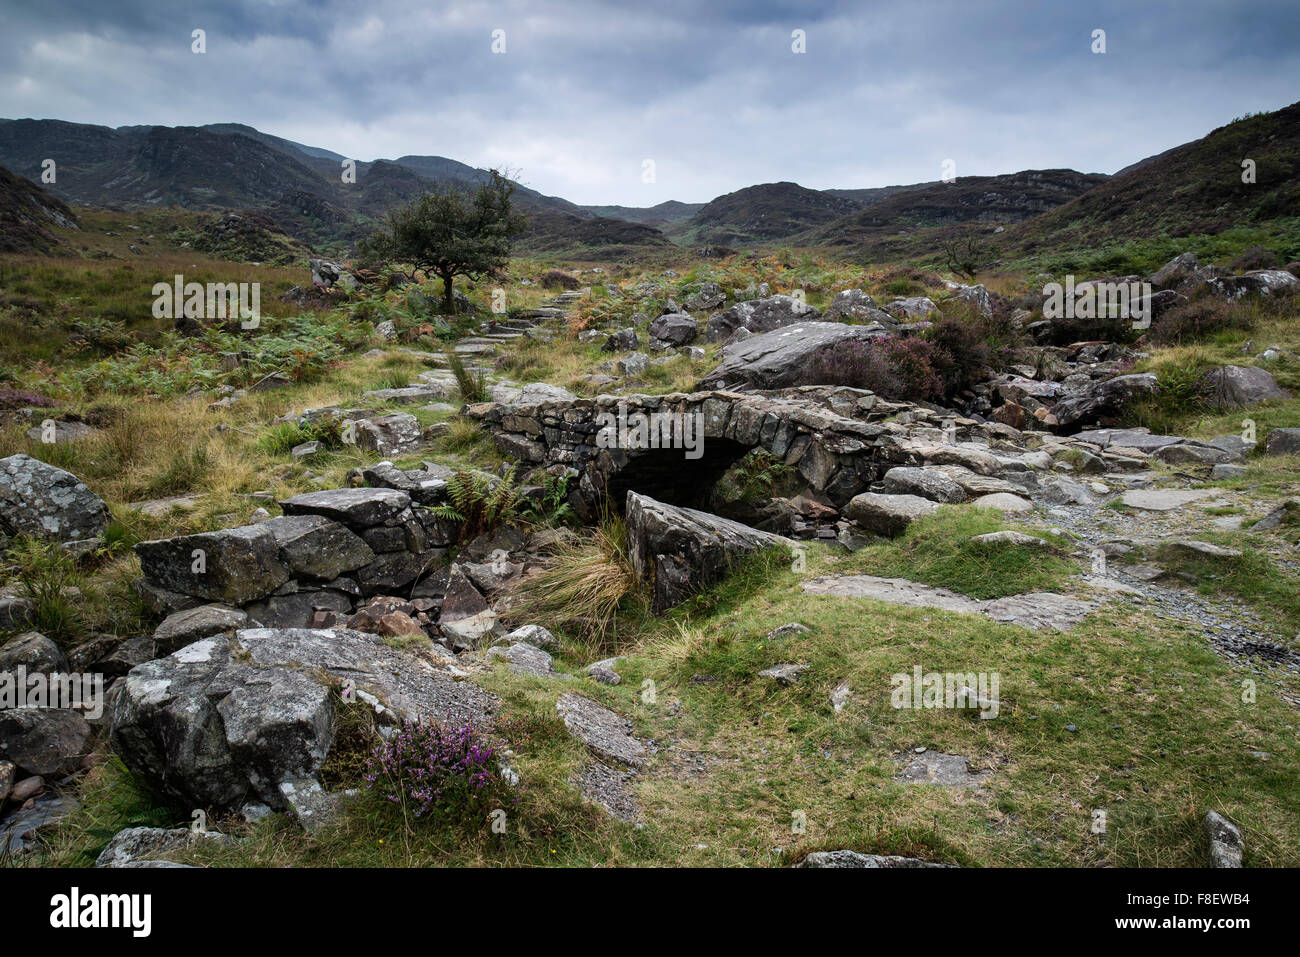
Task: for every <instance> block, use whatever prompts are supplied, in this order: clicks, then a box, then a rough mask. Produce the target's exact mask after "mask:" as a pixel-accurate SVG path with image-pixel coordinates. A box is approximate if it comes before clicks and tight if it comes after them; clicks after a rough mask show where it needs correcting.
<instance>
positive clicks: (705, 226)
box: [686, 183, 859, 244]
mask: <svg viewBox="0 0 1300 957" xmlns="http://www.w3.org/2000/svg"><path fill="white" fill-rule="evenodd" d="M858 208H859V206H858V203H856V202H855V201H853V200H850V199H844V198H842V197H839V196H832V195H829V194H828V193H825V192H822V191H821V190H816V189H807V188H805V187H803V186H800V185H799V184H798V183H763V184H761V185H758V186H748V187H746V188H745V189H738V190H736V191H735V192H734V193H727V194H726V195H724V196H719V197H718V198H717V199H715V200H713V201H711V202H709V203H706V204H705V206H704V208H703V209H701V210H700V211H699V212H698V213H696V214H695V215H694V216H692V217H691V219H690V220H689V222H688V223H687V224H686V225H687V227H688V229H689V231H690V233H691V234H692V235H693V238H694V240H695V241H696V242H702V243H722V244H737V243H740V244H743V243H752V242H762V241H764V240H774V239H784V238H785V237H787V236H791V235H793V234H794V233H797V232H800V231H802V230H805V229H808V228H809V227H810V226H816V225H819V224H821V223H828V222H831V221H832V220H835V219H838V218H840V217H842V216H845V215H847V214H849V213H851V212H853V211H854V210H856V209H858Z"/></svg>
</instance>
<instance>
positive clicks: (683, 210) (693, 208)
mask: <svg viewBox="0 0 1300 957" xmlns="http://www.w3.org/2000/svg"><path fill="white" fill-rule="evenodd" d="M704 206H705V204H704V203H679V202H678V201H677V200H675V199H670V200H668V201H667V202H664V203H659V204H657V205H655V206H583V207H581V208H582V209H583V210H585V211H586V212H588V213H591V214H592V215H593V216H607V217H610V218H613V219H622V220H626V221H627V222H629V223H644V224H645V225H647V226H660V225H664V224H667V223H680V222H683V221H685V220H688V219H690V218H691V217H692V216H694V215H695V214H696V213H698V212H699V211H700V210H702V209H703V208H704Z"/></svg>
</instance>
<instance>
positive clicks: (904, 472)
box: [880, 466, 966, 502]
mask: <svg viewBox="0 0 1300 957" xmlns="http://www.w3.org/2000/svg"><path fill="white" fill-rule="evenodd" d="M880 490H881V491H882V492H884V493H886V494H888V495H919V496H921V497H922V498H928V499H930V500H931V501H933V502H964V501H966V492H965V490H964V489H963V488H962V487H961V485H959V484H958V483H957V482H955V481H953V480H952V479H951V478H949V477H948V476H947V475H945V474H944V473H943V472H940V471H939V470H938V469H923V468H913V467H910V466H896V467H894V468H892V469H890V470H889V471H888V472H886V473H885V477H884V478H883V479H882V480H881V482H880Z"/></svg>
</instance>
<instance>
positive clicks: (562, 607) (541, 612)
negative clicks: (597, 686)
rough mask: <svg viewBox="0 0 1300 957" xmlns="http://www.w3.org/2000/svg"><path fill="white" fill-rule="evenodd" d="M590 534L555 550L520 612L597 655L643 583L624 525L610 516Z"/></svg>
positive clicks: (531, 581) (527, 592)
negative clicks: (639, 580) (570, 636)
mask: <svg viewBox="0 0 1300 957" xmlns="http://www.w3.org/2000/svg"><path fill="white" fill-rule="evenodd" d="M590 531H591V534H589V535H586V536H583V537H576V536H575V537H573V538H567V537H566V538H564V539H562V540H561V541H560V543H559V544H557V545H556V547H555V549H554V551H553V552H552V554H551V555H550V557H549V558H548V559H547V562H546V564H545V566H544V567H543V569H542V571H541V572H540V574H538V575H536V576H534V577H532V578H531V579H529V581H528V584H527V585H526V586H525V588H524V589H523V590H521V592H520V598H519V605H518V607H519V608H520V610H521V611H522V612H523V613H524V614H527V615H531V616H537V617H540V618H542V619H544V620H549V621H551V622H553V623H554V624H555V625H556V626H557V627H558V628H559V629H561V630H563V631H565V632H568V633H571V634H575V635H577V636H578V638H579V640H580V641H581V642H582V643H583V644H584V646H586V648H587V649H588V650H589V651H591V652H593V653H594V652H597V651H599V650H601V649H603V648H605V647H606V646H607V644H608V639H609V638H610V637H611V636H612V635H613V634H614V633H615V631H616V630H617V626H618V616H619V613H620V612H621V611H623V610H625V608H626V606H627V605H628V603H629V602H630V601H631V600H632V599H633V598H634V596H636V594H637V588H638V583H637V577H636V573H635V572H634V571H633V569H632V556H631V553H630V552H629V550H628V540H627V525H626V524H625V523H624V521H623V519H622V518H620V517H618V516H616V515H607V516H605V517H604V518H603V519H602V520H601V522H600V523H599V524H598V525H596V526H595V527H594V528H592V529H591V530H590Z"/></svg>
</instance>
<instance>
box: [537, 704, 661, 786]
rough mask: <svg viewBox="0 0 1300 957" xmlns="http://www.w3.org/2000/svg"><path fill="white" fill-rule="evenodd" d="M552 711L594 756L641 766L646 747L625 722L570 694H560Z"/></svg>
mask: <svg viewBox="0 0 1300 957" xmlns="http://www.w3.org/2000/svg"><path fill="white" fill-rule="evenodd" d="M555 710H556V712H557V713H558V714H559V716H560V718H561V719H563V721H564V726H565V727H566V728H568V730H569V734H570V735H572V736H573V737H574V738H575V739H577V740H578V741H581V742H582V743H583V744H585V745H586V746H587V747H588V748H589V749H591V751H592V752H594V753H595V754H596V756H597V757H600V758H603V759H605V760H607V761H614V762H616V763H618V764H623V765H628V766H629V767H633V768H639V767H641V765H642V764H643V763H644V757H643V755H644V753H645V746H644V745H643V744H642V743H641V742H640V741H638V740H637V739H636V738H634V737H632V735H631V734H630V733H629V732H628V725H629V722H628V721H627V719H625V718H623V717H621V716H619V715H617V714H615V713H614V712H613V711H610V710H609V709H608V708H606V707H604V706H603V705H599V704H597V703H596V702H594V701H592V700H591V699H589V698H584V697H582V696H581V695H577V694H574V693H572V692H566V693H564V694H562V695H560V699H559V700H558V701H557V702H556V703H555Z"/></svg>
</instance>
